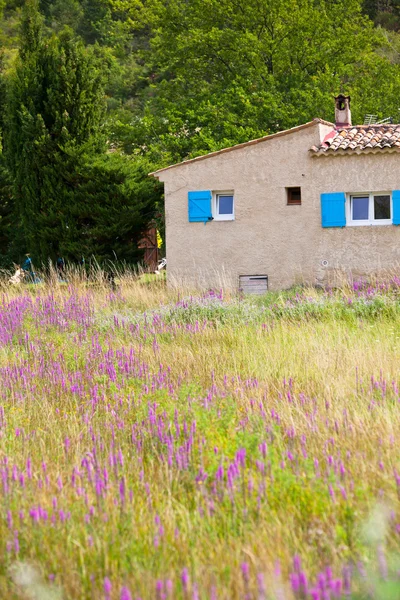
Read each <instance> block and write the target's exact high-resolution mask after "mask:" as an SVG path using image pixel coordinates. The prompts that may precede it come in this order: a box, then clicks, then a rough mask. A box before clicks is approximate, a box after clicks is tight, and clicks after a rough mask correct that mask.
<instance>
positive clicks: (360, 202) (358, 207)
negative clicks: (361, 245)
mask: <svg viewBox="0 0 400 600" xmlns="http://www.w3.org/2000/svg"><path fill="white" fill-rule="evenodd" d="M368 205H369V197H368V196H366V197H363V198H360V197H359V198H354V197H353V198H352V212H353V215H352V218H353V221H367V220H368Z"/></svg>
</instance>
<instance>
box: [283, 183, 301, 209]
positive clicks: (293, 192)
mask: <svg viewBox="0 0 400 600" xmlns="http://www.w3.org/2000/svg"><path fill="white" fill-rule="evenodd" d="M286 193H287V203H288V204H290V205H292V204H297V205H299V204H301V188H299V187H290V188H286Z"/></svg>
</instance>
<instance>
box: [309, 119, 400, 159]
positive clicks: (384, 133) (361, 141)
mask: <svg viewBox="0 0 400 600" xmlns="http://www.w3.org/2000/svg"><path fill="white" fill-rule="evenodd" d="M399 147H400V125H393V124H386V123H385V124H381V125H357V126H355V127H344V128H342V129H338V130H336V132H335V133H334V135H332V132H330V133H328V135H327V136H326V137H325V138H324V140H323V141H322V144H320V145H319V146H313V147H312V148H311V151H312V152H314V153H315V154H335V153H336V152H337V153H338V154H341V153H342V152H345V153H346V154H347V152H356V153H359V152H362V151H364V150H366V151H368V150H374V151H376V150H380V149H381V150H386V149H387V148H393V149H394V150H397V149H398V148H399Z"/></svg>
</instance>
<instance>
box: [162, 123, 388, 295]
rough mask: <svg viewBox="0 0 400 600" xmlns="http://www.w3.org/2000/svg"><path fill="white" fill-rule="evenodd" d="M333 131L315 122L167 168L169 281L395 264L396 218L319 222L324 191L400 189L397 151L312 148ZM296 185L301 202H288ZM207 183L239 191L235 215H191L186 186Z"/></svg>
mask: <svg viewBox="0 0 400 600" xmlns="http://www.w3.org/2000/svg"><path fill="white" fill-rule="evenodd" d="M327 131H329V128H328V127H327V126H326V125H323V124H315V125H313V126H311V127H308V128H305V129H300V130H298V131H296V132H294V133H291V134H288V135H284V136H282V137H275V138H271V139H270V140H267V141H265V142H261V143H259V144H255V145H250V146H245V147H243V148H240V149H237V150H235V151H232V152H227V153H223V154H218V155H216V156H214V157H210V158H208V159H206V160H201V161H198V162H192V163H190V164H187V165H185V164H183V165H181V166H179V167H176V168H173V169H169V170H166V171H163V172H161V173H160V179H161V181H164V182H165V212H166V247H167V259H168V279H169V281H170V283H184V284H189V285H191V284H196V285H200V286H202V287H203V286H215V285H220V283H222V284H225V285H226V284H228V285H233V286H234V287H237V286H238V278H239V275H253V274H254V275H263V274H266V275H268V277H269V288H270V289H281V288H285V287H289V286H291V285H293V284H294V283H306V282H307V283H311V284H315V283H328V282H329V281H330V280H332V277H333V275H334V274H335V273H337V271H338V270H340V271H343V272H345V273H347V274H351V273H353V274H354V276H359V275H361V274H368V273H371V272H373V271H376V270H379V269H383V268H384V269H389V268H393V267H397V266H399V264H400V227H396V226H394V225H390V226H372V227H371V226H370V227H349V226H348V227H345V228H343V229H341V228H329V229H325V228H322V226H321V210H320V193H321V192H373V191H391V190H393V189H400V169H399V167H400V156H399V155H398V154H397V155H396V154H366V155H361V156H358V155H346V156H323V157H313V156H312V155H311V154H310V152H309V148H310V147H311V146H313V145H314V144H318V143H320V140H321V139H322V138H323V136H324V135H325V134H326V132H327ZM292 186H301V190H302V204H301V206H287V204H286V190H285V188H286V187H292ZM202 189H208V190H213V191H214V190H234V195H235V220H234V221H211V222H209V223H207V224H204V223H189V221H188V191H190V190H202ZM323 260H327V261H328V263H329V265H328V267H323V266H322V265H321V262H322V261H323Z"/></svg>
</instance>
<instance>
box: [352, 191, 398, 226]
mask: <svg viewBox="0 0 400 600" xmlns="http://www.w3.org/2000/svg"><path fill="white" fill-rule="evenodd" d="M346 205H347V206H346V211H347V219H346V221H347V223H348V225H390V224H391V223H392V198H391V194H390V193H389V192H386V193H385V192H379V193H376V192H374V193H367V194H350V195H349V196H348V198H347V202H346Z"/></svg>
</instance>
